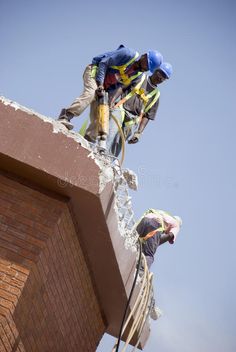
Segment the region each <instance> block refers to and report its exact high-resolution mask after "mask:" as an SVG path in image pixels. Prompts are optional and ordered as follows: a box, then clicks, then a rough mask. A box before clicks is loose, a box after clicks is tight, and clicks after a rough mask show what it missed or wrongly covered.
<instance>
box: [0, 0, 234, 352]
mask: <svg viewBox="0 0 236 352" xmlns="http://www.w3.org/2000/svg"><path fill="white" fill-rule="evenodd" d="M235 19H236V6H235V2H234V1H233V0H231V1H230V0H224V1H223V0H219V1H213V0H208V1H206V0H198V1H192V0H188V1H187V0H183V1H174V0H165V1H157V0H152V1H150V0H146V1H139V0H136V1H133V0H130V1H127V0H126V1H124V0H121V1H120V2H118V1H115V2H113V1H99V2H86V1H78V0H77V1H70V0H67V1H59V0H58V1H46V0H41V1H35V0H1V2H0V33H1V54H0V93H1V95H4V96H5V97H7V98H9V99H12V100H14V101H17V102H19V103H20V104H22V105H25V106H27V107H29V108H32V109H34V110H36V111H38V112H40V113H42V114H45V115H47V116H50V117H56V116H57V115H58V113H59V111H60V109H61V108H62V107H64V106H67V105H68V104H70V103H71V102H72V100H73V99H74V98H75V97H76V96H78V95H79V93H80V91H81V89H82V74H83V70H84V68H85V66H86V65H87V64H88V63H90V62H91V59H92V57H93V56H94V55H96V54H100V53H102V52H103V51H106V50H112V49H115V48H116V47H117V46H118V45H119V44H121V43H123V44H125V45H126V46H129V47H131V48H134V49H137V50H138V51H139V52H140V53H143V52H145V51H146V50H149V49H157V50H159V51H161V53H162V54H163V55H164V58H165V60H167V61H169V62H171V63H172V65H173V68H174V74H173V76H172V78H171V79H170V80H169V81H168V82H165V83H164V84H162V85H161V86H160V89H161V100H160V109H159V111H158V116H157V119H156V121H155V122H150V124H149V126H148V127H147V130H146V131H145V134H144V135H143V138H142V140H141V141H140V143H139V144H137V145H131V146H127V153H126V166H127V167H129V168H131V169H133V170H134V171H136V172H137V173H138V175H139V181H140V189H139V191H138V192H137V193H132V197H133V204H134V209H135V211H136V216H137V218H138V217H139V216H140V215H141V214H142V212H143V211H144V210H146V209H147V208H149V207H155V208H162V209H165V210H168V211H170V212H173V213H174V214H178V215H180V216H181V217H182V218H183V228H182V231H181V233H180V235H179V238H178V240H177V242H176V244H175V245H174V246H170V245H167V244H166V245H163V246H162V247H160V248H159V251H158V255H157V257H156V260H155V264H154V265H153V267H152V270H153V271H154V273H155V290H156V297H157V302H158V305H159V306H160V308H161V309H162V310H163V312H164V316H163V317H162V318H161V319H160V320H158V321H157V322H152V332H151V337H150V339H149V342H148V344H147V347H146V351H148V352H156V351H158V352H199V351H201V352H209V351H214V352H222V351H225V352H234V351H236V338H235V326H236V283H235V277H236V269H235V268H236V259H235V250H236V230H235V224H234V220H235V218H236V217H235V210H236V209H235V208H236V207H235V195H236V194H235V189H236V169H235V150H236V148H235V147H236V145H235V144H236V143H235V129H236V122H235V118H236V116H235V92H236V84H235V82H236V75H235V69H234V66H233V65H234V64H235V62H236V49H235V35H236V33H235V32H236V31H235V29H236V28H235V23H236V21H235ZM87 115H88V111H87V112H86V113H85V114H84V115H83V116H84V117H85V116H87ZM83 116H82V117H81V118H80V119H78V121H77V122H76V123H75V124H76V128H78V127H79V125H80V124H81V122H82V120H83ZM112 344H113V339H111V338H110V337H105V338H104V339H103V341H102V343H101V345H100V347H99V348H98V351H99V352H102V351H109V350H110V348H111V346H112Z"/></svg>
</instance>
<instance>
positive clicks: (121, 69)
mask: <svg viewBox="0 0 236 352" xmlns="http://www.w3.org/2000/svg"><path fill="white" fill-rule="evenodd" d="M138 57H139V53H138V52H136V54H135V56H134V57H133V58H132V59H131V60H129V61H128V62H127V63H126V64H124V65H120V66H111V68H113V69H115V70H118V71H119V73H120V77H121V82H122V83H123V85H125V86H128V85H130V83H131V82H132V81H134V80H135V79H136V78H137V77H139V76H140V75H141V74H142V72H138V73H136V74H135V75H133V76H131V77H129V76H128V75H127V74H126V73H125V71H126V69H127V67H128V66H130V65H131V64H132V63H133V62H134V61H135V60H136V59H137V58H138Z"/></svg>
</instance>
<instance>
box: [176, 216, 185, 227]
mask: <svg viewBox="0 0 236 352" xmlns="http://www.w3.org/2000/svg"><path fill="white" fill-rule="evenodd" d="M174 218H175V219H176V220H177V221H178V223H179V225H180V226H182V223H183V222H182V219H181V217H180V216H178V215H175V216H174Z"/></svg>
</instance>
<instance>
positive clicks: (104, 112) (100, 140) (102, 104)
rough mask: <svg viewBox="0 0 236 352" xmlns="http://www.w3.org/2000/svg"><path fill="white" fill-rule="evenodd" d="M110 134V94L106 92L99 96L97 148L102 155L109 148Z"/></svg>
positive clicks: (100, 93)
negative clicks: (108, 139)
mask: <svg viewBox="0 0 236 352" xmlns="http://www.w3.org/2000/svg"><path fill="white" fill-rule="evenodd" d="M108 133H109V104H108V93H107V92H105V91H104V90H103V91H101V92H99V94H97V146H98V149H99V151H100V152H101V153H104V152H105V151H106V148H107V136H108Z"/></svg>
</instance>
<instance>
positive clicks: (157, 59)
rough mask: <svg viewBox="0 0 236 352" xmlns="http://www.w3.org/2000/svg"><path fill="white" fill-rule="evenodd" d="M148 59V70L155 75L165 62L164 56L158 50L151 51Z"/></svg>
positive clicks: (148, 53)
mask: <svg viewBox="0 0 236 352" xmlns="http://www.w3.org/2000/svg"><path fill="white" fill-rule="evenodd" d="M147 57H148V69H149V71H151V73H153V72H154V71H155V70H156V69H157V68H158V67H159V66H160V65H161V64H162V61H163V56H162V55H161V53H159V52H158V51H156V50H150V51H148V52H147Z"/></svg>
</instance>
